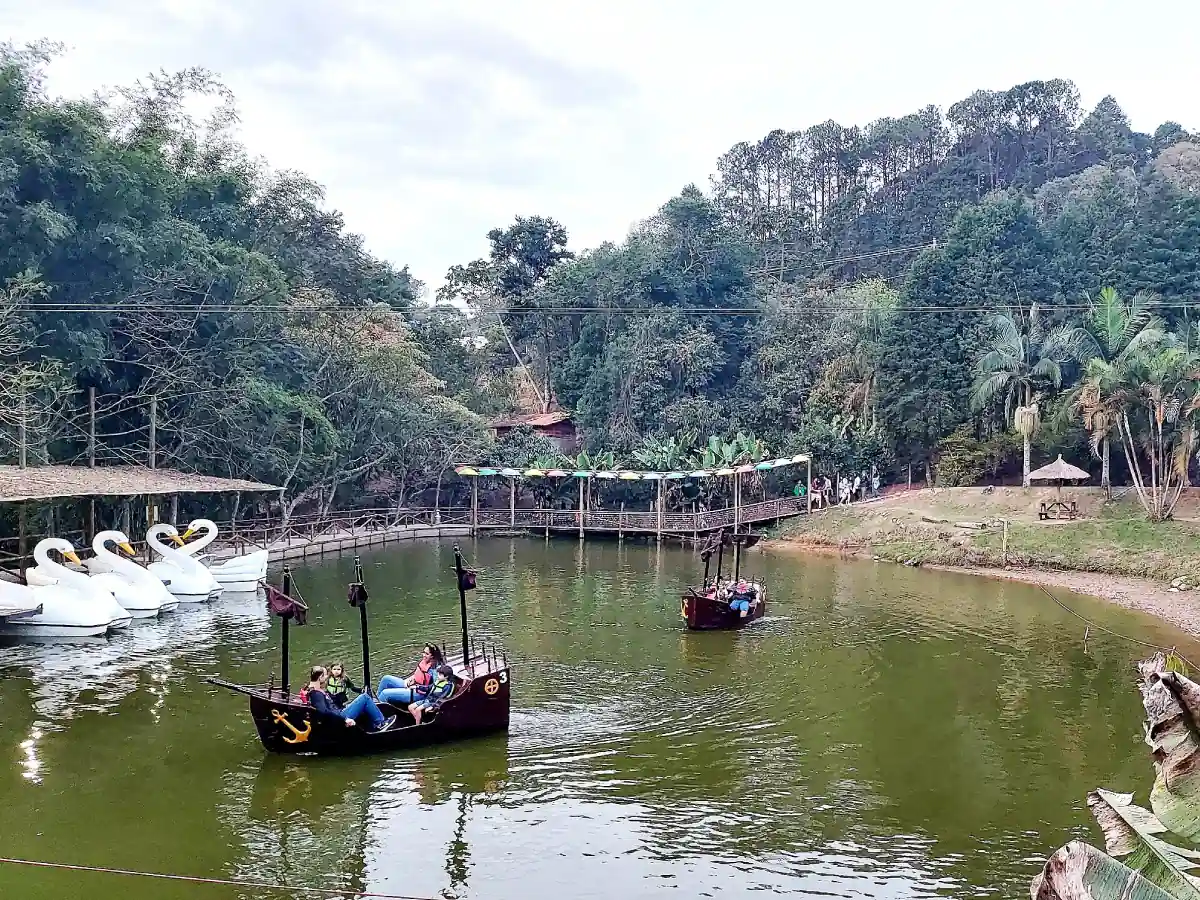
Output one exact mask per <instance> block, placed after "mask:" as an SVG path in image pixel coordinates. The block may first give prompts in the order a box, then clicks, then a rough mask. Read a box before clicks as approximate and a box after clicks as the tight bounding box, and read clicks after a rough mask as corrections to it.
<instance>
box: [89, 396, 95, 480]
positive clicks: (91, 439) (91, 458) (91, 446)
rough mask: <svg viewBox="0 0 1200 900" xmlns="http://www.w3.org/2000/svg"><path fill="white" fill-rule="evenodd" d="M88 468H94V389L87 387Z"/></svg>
mask: <svg viewBox="0 0 1200 900" xmlns="http://www.w3.org/2000/svg"><path fill="white" fill-rule="evenodd" d="M88 468H89V469H94V468H96V389H95V388H94V387H90V388H88Z"/></svg>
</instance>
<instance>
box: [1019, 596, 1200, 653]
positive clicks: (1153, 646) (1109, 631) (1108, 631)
mask: <svg viewBox="0 0 1200 900" xmlns="http://www.w3.org/2000/svg"><path fill="white" fill-rule="evenodd" d="M1037 587H1038V590H1040V591H1041V592H1042V593H1043V594H1045V595H1046V596H1047V597H1049V598H1050V599H1051V600H1053V601H1054V602H1055V603H1057V604H1058V605H1059V606H1061V607H1062V608H1063V609H1065V610H1066V611H1067V612H1069V613H1070V614H1071V615H1073V616H1074V617H1075V618H1077V619H1079V621H1081V622H1083V623H1084V624H1085V625H1087V627H1088V628H1095V629H1096V630H1097V631H1101V632H1103V633H1104V634H1111V635H1112V636H1113V637H1115V638H1121V639H1122V640H1125V641H1129V642H1130V643H1132V644H1140V645H1141V646H1143V647H1149V648H1151V649H1152V650H1160V651H1162V652H1164V653H1172V654H1174V655H1175V656H1177V657H1178V658H1179V659H1180V660H1181V661H1183V662H1184V663H1187V666H1188V668H1189V669H1191V670H1192V671H1193V672H1194V671H1197V667H1196V665H1195V664H1194V663H1192V662H1191V661H1190V660H1189V659H1187V658H1186V657H1185V656H1183V654H1181V653H1180V652H1179V651H1178V650H1176V649H1175V648H1174V647H1162V646H1160V645H1158V644H1152V643H1150V642H1149V641H1143V640H1141V639H1140V638H1135V637H1130V636H1129V635H1127V634H1121V633H1120V632H1119V631H1113V630H1112V629H1111V628H1105V627H1104V626H1103V625H1098V624H1097V623H1095V622H1093V621H1092V620H1091V619H1089V618H1088V617H1087V616H1085V615H1083V614H1082V613H1078V612H1076V611H1075V610H1073V609H1071V607H1069V606H1067V604H1065V603H1063V602H1062V601H1061V600H1059V599H1058V598H1057V597H1055V596H1054V595H1053V594H1052V593H1050V592H1049V591H1048V590H1046V588H1045V587H1043V586H1042V585H1040V584H1039V585H1038V586H1037Z"/></svg>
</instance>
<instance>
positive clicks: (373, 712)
mask: <svg viewBox="0 0 1200 900" xmlns="http://www.w3.org/2000/svg"><path fill="white" fill-rule="evenodd" d="M328 687H329V671H328V670H327V669H326V668H325V667H324V666H313V669H312V672H310V673H309V677H308V686H307V687H306V688H305V689H304V692H303V693H304V696H305V700H306V702H307V703H308V705H309V706H311V707H312V708H313V709H315V710H316V711H317V712H318V713H320V714H321V715H322V716H327V717H330V716H337V717H338V718H339V719H341V720H342V721H344V722H345V723H346V727H348V728H352V727H354V726H356V725H357V724H358V718H359V716H366V717H367V719H368V720H369V721H370V723H371V727H370V729H369V730H370V731H387V730H388V729H389V728H391V727H392V726H393V725H395V724H396V717H395V716H391V717H390V718H386V719H385V718H384V715H383V713H382V712H380V711H379V707H378V706H376V705H375V701H374V700H373V699H372V698H371V695H370V694H360V695H359V696H358V699H356V700H355V701H354V702H353V703H351V704H350V705H349V706H347V707H346V708H345V709H338V707H337V706H336V705H335V704H334V702H333V698H332V697H331V696H329V691H328V690H327V688H328Z"/></svg>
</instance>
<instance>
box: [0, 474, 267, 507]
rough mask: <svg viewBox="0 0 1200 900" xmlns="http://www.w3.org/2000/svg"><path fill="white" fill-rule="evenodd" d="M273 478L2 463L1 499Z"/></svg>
mask: <svg viewBox="0 0 1200 900" xmlns="http://www.w3.org/2000/svg"><path fill="white" fill-rule="evenodd" d="M279 490H282V489H281V488H279V487H277V486H276V485H273V484H262V483H261V482H258V481H244V480H242V479H238V478H216V477H213V476H211V475H189V474H187V473H186V472H177V471H175V470H174V469H150V468H146V467H145V466H96V467H94V468H93V467H89V466H26V467H24V468H22V467H21V466H0V503H19V502H21V501H24V500H54V499H57V498H65V497H135V496H139V495H142V494H146V495H151V494H220V493H227V492H229V493H232V492H234V491H247V492H249V491H279Z"/></svg>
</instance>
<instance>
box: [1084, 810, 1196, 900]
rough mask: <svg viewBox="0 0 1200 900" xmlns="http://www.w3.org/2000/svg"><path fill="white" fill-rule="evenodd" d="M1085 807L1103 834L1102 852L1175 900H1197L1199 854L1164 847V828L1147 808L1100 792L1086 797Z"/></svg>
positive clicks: (1179, 848)
mask: <svg viewBox="0 0 1200 900" xmlns="http://www.w3.org/2000/svg"><path fill="white" fill-rule="evenodd" d="M1088 806H1089V807H1090V808H1091V810H1092V815H1093V816H1095V817H1096V821H1097V822H1098V823H1099V825H1100V828H1101V830H1103V831H1104V849H1105V850H1107V851H1108V853H1109V855H1111V856H1113V857H1114V858H1116V859H1119V860H1120V861H1121V862H1122V863H1123V864H1124V865H1126V866H1128V867H1129V868H1131V869H1133V870H1134V871H1136V872H1137V873H1138V874H1139V875H1141V876H1142V877H1143V878H1145V879H1147V880H1148V881H1152V882H1154V883H1155V884H1156V885H1158V886H1159V887H1160V888H1162V889H1163V890H1165V891H1166V892H1167V893H1169V894H1170V895H1171V896H1172V897H1175V898H1177V900H1200V879H1198V878H1197V877H1196V876H1195V874H1193V873H1194V872H1195V870H1196V868H1197V866H1200V853H1197V852H1196V851H1195V850H1188V849H1185V848H1183V847H1176V846H1174V845H1173V844H1168V843H1167V842H1166V841H1165V840H1163V839H1162V838H1161V837H1159V835H1162V834H1166V832H1167V828H1166V826H1165V825H1163V823H1162V822H1160V821H1159V820H1158V819H1157V818H1156V817H1155V815H1154V814H1153V813H1152V812H1150V810H1148V809H1143V808H1142V807H1140V806H1135V805H1134V803H1133V795H1132V794H1117V793H1113V792H1112V791H1106V790H1103V789H1099V790H1095V791H1092V792H1091V793H1090V794H1088Z"/></svg>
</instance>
